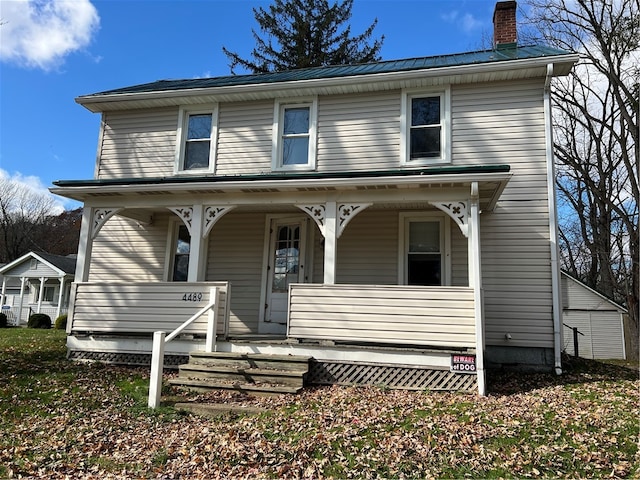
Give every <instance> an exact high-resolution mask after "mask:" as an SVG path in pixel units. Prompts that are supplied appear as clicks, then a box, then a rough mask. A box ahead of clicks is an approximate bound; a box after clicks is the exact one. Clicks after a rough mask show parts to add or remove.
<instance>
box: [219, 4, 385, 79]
mask: <svg viewBox="0 0 640 480" xmlns="http://www.w3.org/2000/svg"><path fill="white" fill-rule="evenodd" d="M352 7H353V0H342V1H335V2H334V3H332V4H330V3H329V1H328V0H275V2H274V3H273V4H272V5H271V6H269V7H268V10H265V9H264V8H262V7H260V8H254V9H253V13H254V16H255V19H256V21H257V22H258V25H259V26H260V29H259V32H257V31H256V30H255V29H252V33H253V37H254V39H255V42H256V46H255V47H254V49H253V50H252V52H251V57H252V58H250V59H245V58H242V57H241V56H240V55H239V54H237V53H235V52H232V51H230V50H228V49H226V48H225V47H222V51H223V52H224V53H225V55H227V57H228V58H229V60H230V63H229V67H230V68H231V73H232V74H235V69H236V67H238V66H240V67H242V68H243V69H246V70H248V71H250V72H251V73H269V72H279V71H284V70H291V69H295V68H305V67H319V66H325V65H347V64H355V63H366V62H374V61H378V60H380V55H379V53H380V48H381V47H382V42H383V41H384V36H382V37H380V38H379V39H376V40H374V41H373V43H371V42H370V39H371V35H372V34H373V30H374V28H375V27H376V25H377V23H378V20H377V19H375V20H374V21H373V23H372V24H371V25H370V26H369V28H367V29H366V30H365V31H364V32H363V33H361V34H360V35H356V36H352V35H351V27H350V26H349V25H348V24H347V22H348V21H349V19H350V18H351V8H352Z"/></svg>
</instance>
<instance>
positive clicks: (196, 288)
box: [70, 282, 227, 335]
mask: <svg viewBox="0 0 640 480" xmlns="http://www.w3.org/2000/svg"><path fill="white" fill-rule="evenodd" d="M214 286H215V287H218V289H219V291H220V298H219V300H220V303H219V305H218V309H217V312H218V318H217V329H216V330H217V332H218V335H220V334H223V333H224V324H225V315H226V298H227V295H226V294H227V284H226V283H225V282H198V283H189V284H185V283H174V282H153V283H144V282H136V283H76V284H73V287H72V292H71V294H72V305H73V306H72V309H71V312H70V318H71V326H70V329H71V333H75V332H101V333H148V334H152V333H153V332H155V331H159V330H162V331H165V332H167V333H170V332H172V331H173V330H175V329H176V328H177V327H178V326H180V325H181V324H182V323H183V322H185V321H186V320H188V319H189V318H190V317H191V316H192V315H193V314H195V313H196V312H197V311H198V310H200V309H201V308H203V307H205V306H206V305H207V303H209V294H210V290H211V287H214ZM194 293H195V294H201V297H200V296H198V298H199V300H198V301H193V300H191V299H188V300H185V298H190V297H188V296H189V295H192V296H193V294H194ZM185 295H186V297H185ZM207 320H208V316H207V315H206V314H205V315H203V316H202V317H200V318H198V319H197V320H195V321H194V322H193V323H192V324H191V325H190V326H189V327H187V328H186V329H185V330H184V332H185V333H192V334H200V335H202V334H205V333H206V328H207Z"/></svg>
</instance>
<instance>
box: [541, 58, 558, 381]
mask: <svg viewBox="0 0 640 480" xmlns="http://www.w3.org/2000/svg"><path fill="white" fill-rule="evenodd" d="M552 77H553V64H552V63H549V64H547V76H546V78H545V82H544V120H545V142H546V156H547V190H548V199H549V238H550V241H549V246H550V251H551V294H552V310H553V353H554V368H555V372H556V375H561V374H562V355H561V352H562V329H561V327H562V301H561V298H560V265H559V263H558V257H559V253H558V248H559V247H558V218H557V214H558V212H557V204H556V188H555V187H556V186H555V178H556V175H555V157H554V155H553V118H552V105H551V79H552Z"/></svg>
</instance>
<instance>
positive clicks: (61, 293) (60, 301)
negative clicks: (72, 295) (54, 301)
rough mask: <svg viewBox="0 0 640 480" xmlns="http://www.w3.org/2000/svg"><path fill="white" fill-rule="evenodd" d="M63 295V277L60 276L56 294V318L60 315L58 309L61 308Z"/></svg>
mask: <svg viewBox="0 0 640 480" xmlns="http://www.w3.org/2000/svg"><path fill="white" fill-rule="evenodd" d="M63 296H64V277H60V293H59V294H58V308H57V310H56V318H58V317H59V316H60V310H61V309H62V299H63Z"/></svg>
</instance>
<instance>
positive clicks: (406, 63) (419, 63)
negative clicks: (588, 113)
mask: <svg viewBox="0 0 640 480" xmlns="http://www.w3.org/2000/svg"><path fill="white" fill-rule="evenodd" d="M562 55H574V54H573V53H572V52H568V51H565V50H558V49H555V48H551V47H546V46H518V45H516V44H508V45H505V46H502V47H500V48H498V49H494V50H482V51H476V52H467V53H455V54H448V55H436V56H431V57H419V58H407V59H400V60H386V61H381V62H375V63H364V64H355V65H334V66H327V67H311V68H300V69H295V70H288V71H284V72H275V73H263V74H249V75H228V76H223V77H212V78H193V79H183V80H159V81H156V82H151V83H144V84H140V85H133V86H130V87H124V88H117V89H114V90H107V91H104V92H99V93H94V94H90V95H84V96H82V97H80V98H85V99H89V98H97V97H102V96H108V95H124V94H135V93H149V92H162V91H178V90H189V89H198V88H215V87H233V86H240V85H257V84H272V83H282V82H294V81H301V80H320V79H328V78H341V77H353V76H360V75H374V74H380V73H391V72H408V71H411V70H423V69H433V68H443V67H454V66H461V65H476V64H484V63H495V62H505V61H513V60H526V59H533V58H542V57H557V56H562Z"/></svg>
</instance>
